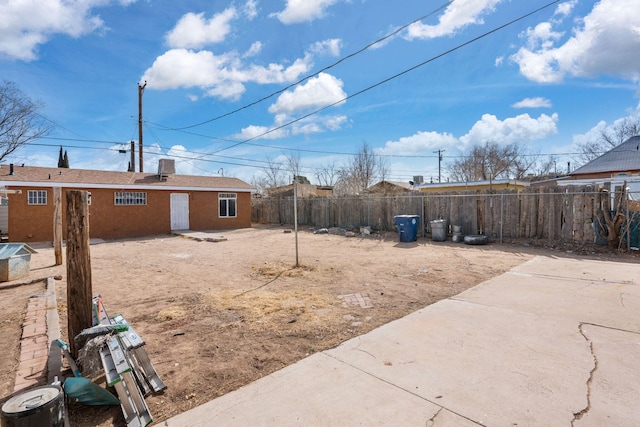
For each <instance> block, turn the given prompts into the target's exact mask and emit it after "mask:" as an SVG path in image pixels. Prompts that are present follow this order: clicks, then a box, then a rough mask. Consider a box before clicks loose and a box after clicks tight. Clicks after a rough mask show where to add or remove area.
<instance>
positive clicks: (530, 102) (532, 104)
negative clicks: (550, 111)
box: [511, 96, 552, 108]
mask: <svg viewBox="0 0 640 427" xmlns="http://www.w3.org/2000/svg"><path fill="white" fill-rule="evenodd" d="M511 106H512V107H513V108H551V106H552V105H551V101H550V100H548V99H547V98H542V97H539V96H538V97H536V98H525V99H523V100H522V101H518V102H516V103H514V104H512V105H511Z"/></svg>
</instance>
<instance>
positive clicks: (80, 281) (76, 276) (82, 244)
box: [66, 190, 93, 357]
mask: <svg viewBox="0 0 640 427" xmlns="http://www.w3.org/2000/svg"><path fill="white" fill-rule="evenodd" d="M66 198H67V203H66V205H67V210H66V220H67V326H68V337H69V344H70V347H71V349H70V350H71V354H72V355H73V357H77V356H78V349H77V348H76V345H75V342H74V337H75V336H76V335H78V334H79V333H80V332H82V331H83V330H84V329H86V328H89V327H91V326H92V313H91V307H92V297H93V295H92V286H91V255H90V251H89V206H88V203H87V202H88V193H87V192H86V191H80V190H69V191H67V193H66Z"/></svg>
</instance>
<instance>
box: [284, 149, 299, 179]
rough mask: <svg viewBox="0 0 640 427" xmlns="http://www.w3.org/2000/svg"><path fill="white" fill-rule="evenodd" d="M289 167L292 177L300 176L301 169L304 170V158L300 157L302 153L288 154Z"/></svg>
mask: <svg viewBox="0 0 640 427" xmlns="http://www.w3.org/2000/svg"><path fill="white" fill-rule="evenodd" d="M286 157H287V166H288V167H289V171H291V176H292V177H294V176H299V175H300V169H302V158H301V157H300V152H299V151H296V152H292V153H289V154H287V156H286Z"/></svg>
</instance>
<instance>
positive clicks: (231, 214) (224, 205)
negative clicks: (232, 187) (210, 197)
mask: <svg viewBox="0 0 640 427" xmlns="http://www.w3.org/2000/svg"><path fill="white" fill-rule="evenodd" d="M237 197H238V195H237V194H236V193H220V194H218V205H219V206H220V209H219V213H220V218H235V217H236V199H237Z"/></svg>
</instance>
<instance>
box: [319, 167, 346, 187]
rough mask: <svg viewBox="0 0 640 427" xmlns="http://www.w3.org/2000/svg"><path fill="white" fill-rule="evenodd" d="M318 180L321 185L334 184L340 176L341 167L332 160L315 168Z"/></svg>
mask: <svg viewBox="0 0 640 427" xmlns="http://www.w3.org/2000/svg"><path fill="white" fill-rule="evenodd" d="M315 176H316V180H317V181H318V184H319V185H327V186H334V185H335V184H336V182H337V181H338V178H339V176H340V168H339V167H338V166H337V165H336V162H331V163H329V164H327V165H325V166H322V167H320V168H317V169H316V170H315Z"/></svg>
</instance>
